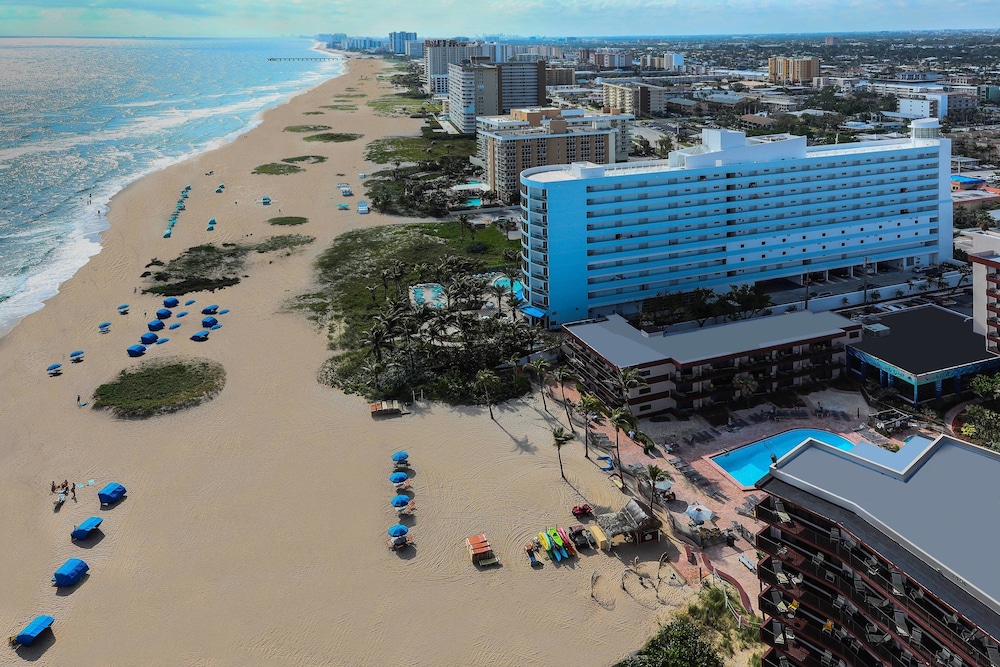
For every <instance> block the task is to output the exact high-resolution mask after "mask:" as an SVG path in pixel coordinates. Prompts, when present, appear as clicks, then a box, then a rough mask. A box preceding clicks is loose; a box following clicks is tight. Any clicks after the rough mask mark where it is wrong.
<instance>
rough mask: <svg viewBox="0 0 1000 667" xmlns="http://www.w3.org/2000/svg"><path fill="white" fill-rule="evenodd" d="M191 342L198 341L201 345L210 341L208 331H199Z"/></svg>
mask: <svg viewBox="0 0 1000 667" xmlns="http://www.w3.org/2000/svg"><path fill="white" fill-rule="evenodd" d="M191 340H196V341H198V342H199V343H200V342H203V341H206V340H208V331H205V330H204V329H202V330H201V331H199V332H198V333H196V334H195V335H193V336H191Z"/></svg>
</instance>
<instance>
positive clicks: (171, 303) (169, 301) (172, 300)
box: [163, 296, 180, 308]
mask: <svg viewBox="0 0 1000 667" xmlns="http://www.w3.org/2000/svg"><path fill="white" fill-rule="evenodd" d="M179 304H180V301H178V300H177V299H176V297H172V296H169V297H167V298H166V299H164V300H163V305H164V306H166V307H167V308H176V307H177V306H178V305H179Z"/></svg>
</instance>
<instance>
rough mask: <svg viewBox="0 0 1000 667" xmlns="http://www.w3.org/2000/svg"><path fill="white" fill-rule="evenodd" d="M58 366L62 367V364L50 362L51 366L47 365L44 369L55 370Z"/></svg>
mask: <svg viewBox="0 0 1000 667" xmlns="http://www.w3.org/2000/svg"><path fill="white" fill-rule="evenodd" d="M60 368H62V364H52V365H51V366H49V367H48V368H46V369H45V370H47V371H57V370H59V369H60Z"/></svg>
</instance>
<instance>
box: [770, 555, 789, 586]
mask: <svg viewBox="0 0 1000 667" xmlns="http://www.w3.org/2000/svg"><path fill="white" fill-rule="evenodd" d="M771 569H772V570H774V578H775V579H777V580H778V583H779V584H782V585H786V584H788V575H787V574H785V571H784V569H782V567H781V563H779V562H778V561H776V560H775V559H773V558H772V559H771Z"/></svg>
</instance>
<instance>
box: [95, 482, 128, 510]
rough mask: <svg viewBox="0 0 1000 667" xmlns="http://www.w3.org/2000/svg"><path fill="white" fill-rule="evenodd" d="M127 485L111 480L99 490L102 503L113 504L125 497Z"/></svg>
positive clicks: (98, 493)
mask: <svg viewBox="0 0 1000 667" xmlns="http://www.w3.org/2000/svg"><path fill="white" fill-rule="evenodd" d="M125 493H126V491H125V487H124V486H122V485H121V484H119V483H118V482H111V483H110V484H108V485H107V486H106V487H104V488H103V489H101V490H100V491H98V492H97V499H98V500H100V501H101V504H102V505H113V504H115V503H117V502H118V501H119V500H121V499H122V498H124V497H125Z"/></svg>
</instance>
